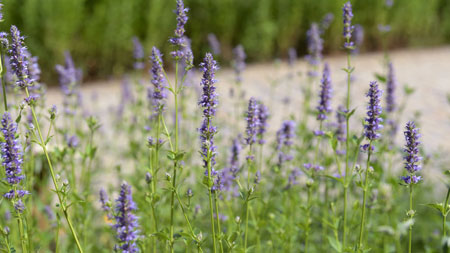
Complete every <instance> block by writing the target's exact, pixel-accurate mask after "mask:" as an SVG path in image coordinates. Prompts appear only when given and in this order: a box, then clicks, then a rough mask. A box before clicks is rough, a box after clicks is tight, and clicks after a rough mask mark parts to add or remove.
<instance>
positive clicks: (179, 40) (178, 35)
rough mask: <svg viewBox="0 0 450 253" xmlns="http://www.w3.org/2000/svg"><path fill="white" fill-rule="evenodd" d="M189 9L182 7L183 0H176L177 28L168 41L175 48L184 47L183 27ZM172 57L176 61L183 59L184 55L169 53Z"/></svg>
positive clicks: (181, 53)
mask: <svg viewBox="0 0 450 253" xmlns="http://www.w3.org/2000/svg"><path fill="white" fill-rule="evenodd" d="M188 11H189V8H185V7H184V3H183V0H177V9H176V10H175V13H176V14H177V28H176V29H175V33H174V37H172V38H170V39H169V42H170V43H171V44H172V45H174V46H177V47H178V48H181V47H184V46H185V38H184V32H185V30H184V26H185V25H186V23H187V21H188V16H187V14H186V13H187V12H188ZM171 55H172V57H174V58H176V59H181V58H183V56H184V54H183V52H182V51H181V50H177V51H173V52H171Z"/></svg>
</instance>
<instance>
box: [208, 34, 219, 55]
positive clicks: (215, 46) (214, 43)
mask: <svg viewBox="0 0 450 253" xmlns="http://www.w3.org/2000/svg"><path fill="white" fill-rule="evenodd" d="M208 43H209V47H210V48H211V50H212V51H213V54H215V55H220V52H221V50H220V42H219V40H218V39H217V36H216V35H215V34H214V33H210V34H208Z"/></svg>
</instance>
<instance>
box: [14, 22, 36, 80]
mask: <svg viewBox="0 0 450 253" xmlns="http://www.w3.org/2000/svg"><path fill="white" fill-rule="evenodd" d="M9 54H10V65H11V68H12V70H13V72H14V74H15V75H16V76H17V80H16V85H17V86H19V87H20V88H25V87H27V86H31V85H33V82H34V80H33V79H31V77H30V73H29V69H28V67H29V62H28V57H27V56H28V55H29V53H28V50H27V47H26V46H25V43H24V37H23V36H21V35H20V31H19V29H17V27H16V26H14V25H12V26H11V46H10V49H9Z"/></svg>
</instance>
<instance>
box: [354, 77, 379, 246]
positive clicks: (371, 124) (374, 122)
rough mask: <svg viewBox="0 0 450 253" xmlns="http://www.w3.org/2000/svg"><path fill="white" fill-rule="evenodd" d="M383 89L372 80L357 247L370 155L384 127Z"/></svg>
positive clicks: (361, 227) (363, 214)
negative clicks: (382, 123)
mask: <svg viewBox="0 0 450 253" xmlns="http://www.w3.org/2000/svg"><path fill="white" fill-rule="evenodd" d="M381 94H382V91H381V90H380V89H379V87H378V83H377V82H375V81H374V82H371V83H370V88H369V92H368V93H367V97H369V105H368V106H367V117H366V119H365V125H364V135H365V137H366V138H367V140H368V141H369V143H368V144H364V145H362V146H361V148H362V150H364V151H367V162H366V172H365V177H364V184H363V185H362V187H363V202H362V206H361V222H360V227H359V240H358V245H357V246H356V248H357V249H361V248H362V242H363V237H364V224H365V215H366V200H367V194H368V193H367V192H368V191H369V176H370V175H369V171H370V170H371V169H370V156H371V154H372V152H373V151H374V149H375V147H374V146H373V145H372V143H373V142H374V141H375V140H377V139H379V138H380V137H381V134H380V133H378V131H379V130H380V129H381V128H382V127H383V125H381V122H382V121H383V119H382V118H381V112H382V109H381V105H380V103H381V102H380V99H381Z"/></svg>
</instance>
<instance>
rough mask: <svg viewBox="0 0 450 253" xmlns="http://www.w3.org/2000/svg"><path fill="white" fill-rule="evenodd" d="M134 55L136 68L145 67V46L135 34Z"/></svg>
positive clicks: (133, 39)
mask: <svg viewBox="0 0 450 253" xmlns="http://www.w3.org/2000/svg"><path fill="white" fill-rule="evenodd" d="M132 41H133V57H134V64H133V67H134V69H143V68H144V65H145V64H144V58H145V53H144V48H143V47H142V44H141V42H140V41H139V38H138V37H136V36H133V38H132Z"/></svg>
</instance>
